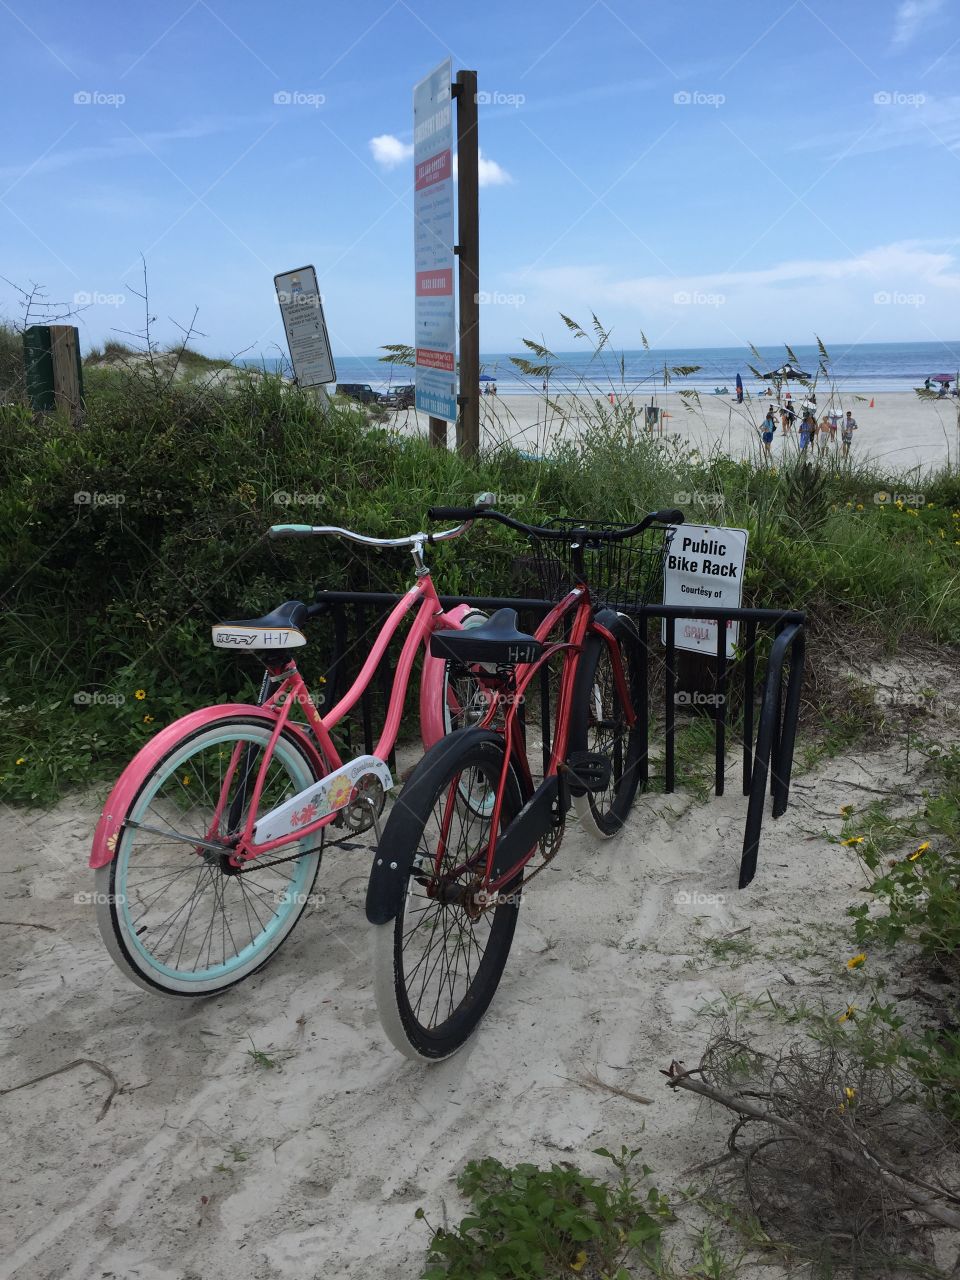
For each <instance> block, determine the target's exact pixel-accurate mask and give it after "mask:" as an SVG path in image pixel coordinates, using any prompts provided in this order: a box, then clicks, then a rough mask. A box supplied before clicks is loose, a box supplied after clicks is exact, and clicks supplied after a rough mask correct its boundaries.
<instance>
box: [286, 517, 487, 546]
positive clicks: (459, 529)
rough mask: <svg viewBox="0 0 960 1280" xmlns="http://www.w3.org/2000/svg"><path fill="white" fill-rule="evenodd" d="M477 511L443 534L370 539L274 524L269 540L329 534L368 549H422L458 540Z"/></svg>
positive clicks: (322, 527) (329, 528)
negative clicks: (416, 547) (429, 545)
mask: <svg viewBox="0 0 960 1280" xmlns="http://www.w3.org/2000/svg"><path fill="white" fill-rule="evenodd" d="M475 515H476V510H475V509H474V508H473V507H471V508H470V509H469V512H468V514H467V516H466V517H465V518H464V522H463V523H462V524H459V525H457V526H456V527H455V528H453V529H444V530H443V531H442V532H441V533H434V534H426V533H411V534H408V535H407V537H405V538H370V537H368V536H367V535H366V534H365V533H354V531H353V530H352V529H341V528H340V527H339V526H338V525H333V524H273V525H271V526H270V528H269V529H268V530H267V536H268V537H269V538H312V537H314V536H315V535H317V534H321V535H322V534H328V535H330V536H331V537H335V538H346V539H347V540H348V541H350V542H359V543H361V544H362V545H363V546H366V547H415V546H417V545H419V546H420V547H421V549H422V547H423V544H424V543H425V542H446V541H447V540H448V539H449V538H457V537H459V536H460V534H461V533H466V531H467V530H468V529H469V528H470V526H471V525H472V524H473V517H474V516H475Z"/></svg>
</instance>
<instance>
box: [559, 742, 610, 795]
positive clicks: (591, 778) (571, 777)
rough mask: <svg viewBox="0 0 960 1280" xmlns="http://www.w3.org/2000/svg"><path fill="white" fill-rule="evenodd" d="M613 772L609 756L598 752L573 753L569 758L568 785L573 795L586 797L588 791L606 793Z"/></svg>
mask: <svg viewBox="0 0 960 1280" xmlns="http://www.w3.org/2000/svg"><path fill="white" fill-rule="evenodd" d="M612 772H613V766H612V764H611V761H610V758H609V756H605V755H601V754H600V752H598V751H571V752H570V754H569V755H568V756H567V785H568V786H569V787H570V794H571V795H574V796H585V795H586V794H587V792H588V791H606V789H607V787H608V786H609V785H610V775H611V773H612Z"/></svg>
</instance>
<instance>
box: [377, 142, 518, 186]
mask: <svg viewBox="0 0 960 1280" xmlns="http://www.w3.org/2000/svg"><path fill="white" fill-rule="evenodd" d="M369 145H370V151H371V153H372V155H373V158H374V160H375V161H376V162H377V164H378V165H380V167H381V169H398V168H399V167H400V165H402V164H407V163H408V162H409V161H410V160H412V159H413V144H412V143H410V142H401V141H400V139H399V138H397V137H394V135H393V134H392V133H381V134H379V135H378V136H377V137H376V138H371V139H370V144H369ZM453 175H454V177H456V175H457V157H456V156H454V157H453ZM479 179H480V186H481V187H502V186H504V185H505V184H506V183H508V182H512V181H513V179H512V178H511V177H510V175H509V173H507V171H506V169H504V168H503V167H502V166H501V165H499V164H497V162H496V160H491V159H490V158H489V157H488V156H485V155H484V154H483V150H482V148H481V150H480V164H479Z"/></svg>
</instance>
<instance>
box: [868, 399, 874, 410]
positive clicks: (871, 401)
mask: <svg viewBox="0 0 960 1280" xmlns="http://www.w3.org/2000/svg"><path fill="white" fill-rule="evenodd" d="M867 408H868V409H872V408H873V396H871V397H870V403H869V404H868V405H867Z"/></svg>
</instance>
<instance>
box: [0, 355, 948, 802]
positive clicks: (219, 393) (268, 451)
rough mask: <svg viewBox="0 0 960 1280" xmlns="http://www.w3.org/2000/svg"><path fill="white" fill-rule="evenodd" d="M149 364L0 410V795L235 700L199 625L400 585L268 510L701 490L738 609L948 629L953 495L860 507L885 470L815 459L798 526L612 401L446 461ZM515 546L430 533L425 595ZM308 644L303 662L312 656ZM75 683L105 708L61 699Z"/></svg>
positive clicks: (839, 625) (285, 398) (53, 787)
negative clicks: (731, 531) (911, 505)
mask: <svg viewBox="0 0 960 1280" xmlns="http://www.w3.org/2000/svg"><path fill="white" fill-rule="evenodd" d="M164 368H165V366H164V365H163V363H162V362H160V363H159V364H157V365H155V366H150V365H147V366H146V367H140V368H137V369H135V370H126V369H122V368H116V367H107V366H101V367H97V366H91V367H88V370H87V378H86V384H87V406H88V413H87V420H86V422H85V423H84V424H83V425H82V426H80V427H79V428H75V427H73V426H71V425H70V424H69V423H68V422H66V421H65V420H63V419H61V418H59V417H57V416H56V415H51V416H48V417H47V418H45V419H44V420H43V421H42V422H39V423H38V422H35V421H34V419H33V417H32V415H31V414H30V412H29V411H28V410H27V409H26V408H24V407H23V406H22V405H16V404H15V405H6V406H2V407H0V591H2V598H3V604H4V622H3V626H4V633H5V634H4V648H3V657H2V659H0V692H3V693H5V694H6V695H7V696H8V699H9V701H8V702H7V703H6V704H4V706H5V711H4V713H3V714H2V715H0V779H2V781H0V791H2V792H3V793H4V794H7V795H8V796H13V797H14V798H16V799H20V800H46V799H49V798H51V797H52V796H54V795H56V794H57V793H58V792H59V791H60V790H61V789H62V788H63V786H65V785H67V784H72V783H76V782H79V781H82V780H83V779H85V778H92V777H109V776H110V775H111V773H115V772H116V770H117V769H118V768H119V767H120V766H121V765H122V764H123V763H124V762H125V761H126V760H127V759H128V758H129V757H130V755H131V754H132V752H133V751H134V750H136V748H137V747H138V746H139V744H140V742H141V741H142V740H143V737H144V736H145V735H146V734H149V733H152V732H153V731H154V730H155V729H156V728H158V727H160V726H161V725H162V724H164V723H166V722H167V721H169V720H170V719H171V718H172V717H173V716H174V715H178V714H180V713H181V710H182V709H184V708H186V707H190V706H197V705H202V704H203V703H205V702H210V701H214V700H217V699H221V700H223V699H227V698H232V697H236V696H241V697H244V698H246V697H249V696H250V694H251V692H252V690H253V688H254V682H255V680H256V671H255V669H254V668H253V667H252V666H250V665H249V664H245V663H243V662H242V661H238V660H235V659H232V658H231V657H229V656H225V655H223V654H221V653H219V652H217V651H215V650H214V649H213V648H212V646H211V645H210V643H209V628H210V625H211V624H212V623H214V622H216V621H219V620H222V619H224V618H231V617H234V618H235V617H250V616H254V615H256V614H259V613H262V612H265V611H267V610H269V609H271V608H273V607H275V606H276V605H277V604H278V603H280V601H281V600H284V599H289V598H301V599H309V598H310V597H311V596H312V594H313V591H314V589H315V587H317V586H324V587H346V586H349V587H351V588H355V589H359V590H363V589H374V590H377V589H378V590H388V591H394V590H400V589H402V588H403V587H405V586H406V585H407V584H408V583H409V581H410V573H411V565H410V561H409V558H408V557H407V555H406V553H405V552H384V553H369V554H359V553H358V552H357V550H356V549H355V548H351V547H350V546H349V545H347V544H344V543H342V542H340V541H338V540H336V539H323V540H320V539H318V540H316V541H313V542H303V541H290V542H284V541H280V542H271V541H269V540H267V539H266V538H265V536H264V535H265V532H266V529H267V528H268V526H269V525H270V524H272V523H277V522H286V521H292V520H301V521H302V520H308V521H310V522H312V523H329V524H348V525H350V526H352V527H354V528H358V529H361V530H364V531H366V532H368V533H372V534H381V535H397V534H401V533H408V532H410V531H412V530H414V529H417V528H422V527H423V525H424V523H425V512H426V509H427V508H428V507H429V506H431V505H434V504H440V503H444V504H454V503H456V504H460V503H464V502H469V501H470V500H471V499H472V497H473V495H474V494H476V493H477V492H479V491H481V490H493V491H494V492H497V493H499V494H501V495H510V497H509V499H504V501H506V502H508V504H509V510H510V511H512V512H513V513H514V514H516V515H517V516H519V517H520V518H521V519H524V518H526V519H528V520H531V521H534V522H538V521H541V520H544V519H549V518H551V517H553V516H562V515H571V516H577V517H583V518H587V519H590V518H598V519H621V520H631V519H634V518H636V517H637V516H639V515H640V514H642V513H644V512H646V511H648V510H651V509H653V508H657V507H663V506H672V505H675V504H676V503H677V502H678V498H677V496H676V495H677V494H682V493H684V492H686V491H689V492H690V493H695V494H703V493H707V494H717V495H720V498H721V501H719V502H718V503H717V504H716V509H715V510H714V509H711V510H706V509H705V508H703V507H702V506H699V507H698V506H696V505H694V506H692V507H690V508H689V511H688V513H689V516H690V518H691V519H693V520H704V521H707V520H710V521H714V522H716V523H721V524H727V525H732V526H738V527H745V528H747V529H749V530H750V536H751V541H750V555H749V558H748V569H747V577H746V586H745V603H748V604H758V605H774V606H781V607H794V608H807V609H808V610H809V611H810V614H811V617H812V619H813V620H814V622H816V621H817V620H818V619H822V620H826V621H828V622H829V625H830V628H831V631H832V634H833V639H834V642H835V643H837V644H838V645H840V646H842V645H843V644H844V643H845V642H846V638H852V637H855V639H856V643H857V644H859V643H861V642H862V640H863V639H864V637H865V636H869V635H871V634H872V635H873V636H875V637H876V638H877V639H880V640H882V641H883V642H884V643H885V644H887V645H888V646H889V647H891V648H892V647H894V646H895V645H896V643H897V642H898V640H899V639H900V638H901V637H903V636H910V635H916V636H921V637H926V638H929V639H933V640H940V641H943V640H947V641H957V640H960V591H958V590H957V588H956V580H957V575H958V571H960V546H958V545H957V544H958V543H960V510H958V509H957V508H945V507H942V506H934V507H933V508H926V507H925V508H924V509H923V510H922V511H920V512H918V513H916V514H911V513H910V512H909V511H907V510H900V509H896V508H889V509H887V508H884V507H878V506H876V505H874V503H873V502H872V501H871V499H870V497H869V495H870V494H871V493H873V492H874V491H876V490H877V489H878V488H880V487H882V485H883V484H887V485H889V484H890V481H889V478H887V479H886V480H884V481H881V480H880V479H878V478H877V477H875V476H871V475H870V474H869V473H868V472H865V471H863V470H861V471H858V472H856V473H852V472H849V473H848V472H846V471H833V472H822V473H819V474H820V481H819V483H820V484H821V485H822V486H823V489H824V491H825V493H826V494H827V497H828V498H829V503H828V508H829V510H828V513H827V515H826V517H825V519H823V520H822V522H820V523H818V524H817V526H816V528H813V529H808V528H806V527H804V522H803V504H802V502H801V501H800V499H799V498H794V499H791V501H792V502H793V503H794V511H793V514H792V515H790V516H789V518H786V517H784V514H783V511H784V499H783V492H784V485H785V484H790V483H791V482H790V481H789V479H785V478H784V476H783V475H782V474H781V475H779V476H778V475H774V474H772V473H770V472H767V471H759V472H758V471H756V470H754V469H753V468H752V467H751V466H750V465H749V464H748V463H744V462H737V461H732V460H730V459H726V458H723V457H721V456H720V455H719V454H717V455H715V456H713V457H709V458H703V457H700V456H699V455H697V454H696V453H695V452H693V451H690V450H689V449H687V448H686V447H685V446H680V445H677V444H676V443H675V442H672V441H670V440H669V439H667V440H656V439H651V438H650V437H648V436H646V435H644V436H641V437H639V438H636V439H634V440H632V441H631V440H630V438H629V437H628V434H627V433H626V432H625V431H624V429H623V425H622V423H619V422H618V421H617V420H616V417H615V415H614V416H613V417H611V418H609V419H607V420H605V419H604V418H603V417H602V415H600V413H599V411H598V414H596V415H594V418H593V419H592V422H591V427H590V431H589V433H587V434H584V435H581V436H580V437H579V438H578V439H576V440H574V441H567V442H566V443H563V442H560V443H558V444H557V445H556V448H555V450H554V452H553V453H552V454H551V456H550V457H549V458H547V459H531V458H529V457H525V456H523V455H521V454H520V453H518V452H517V451H516V450H515V449H512V448H509V447H507V446H503V447H499V448H497V449H496V450H494V451H493V452H491V453H490V454H489V455H487V456H482V457H479V458H476V459H464V458H461V457H459V456H457V455H456V454H454V453H450V452H446V451H439V450H435V449H433V448H431V447H430V446H429V445H428V444H427V442H426V441H424V440H422V439H412V438H409V437H404V436H401V435H399V434H398V433H397V432H396V431H393V430H390V429H387V428H383V427H379V426H375V425H372V424H371V422H370V420H369V416H368V415H367V414H366V413H365V411H364V410H363V409H362V408H360V407H359V406H355V407H352V408H336V409H332V410H329V411H325V410H324V409H323V408H321V407H320V406H319V405H318V403H317V402H316V401H315V400H314V399H313V398H312V397H311V396H310V395H308V394H304V393H301V392H299V391H297V390H296V389H294V388H292V387H291V386H290V384H289V383H286V382H284V381H283V380H282V379H280V378H278V377H271V376H263V374H262V373H259V372H258V373H256V374H252V373H251V374H250V375H249V376H244V375H243V374H238V375H237V378H236V381H235V383H233V384H232V385H231V386H230V388H229V389H226V388H223V387H220V388H218V387H214V386H200V385H198V384H197V383H195V382H192V381H189V380H184V381H175V380H172V379H171V378H170V377H169V376H168V374H167V373H165V372H164ZM942 484H943V486H944V492H945V493H947V492H950V493H952V490H950V489H949V484H948V481H947V480H946V479H944V480H943V481H942ZM795 487H796V486H795ZM910 487H911V488H912V486H910ZM933 491H934V490H933V488H932V487H931V493H932V492H933ZM954 511H956V512H957V514H956V516H954V515H953V512H954ZM941 530H943V533H942V535H941ZM525 550H526V548H525V546H524V543H523V541H522V540H520V539H518V538H516V537H515V536H514V535H512V534H510V533H509V532H508V531H506V530H503V529H501V528H499V527H497V526H491V525H484V526H478V527H477V528H476V529H475V530H474V531H473V532H472V533H471V535H470V536H469V537H466V538H463V539H461V540H459V541H457V542H456V543H454V544H449V545H447V546H440V547H436V548H434V549H432V550H431V553H430V563H431V566H432V568H433V569H434V571H435V575H436V581H437V584H438V586H439V587H440V589H441V590H442V591H446V592H449V593H450V594H460V593H462V594H486V593H494V594H495V593H504V594H511V592H512V591H513V589H514V584H515V581H516V579H515V574H514V562H515V558H516V556H517V554H518V553H520V554H523V553H524V552H525ZM314 653H315V649H314V648H313V647H312V648H311V649H310V650H308V651H307V654H306V657H305V662H304V670H305V674H306V675H307V678H308V679H310V678H311V677H312V676H315V675H316V674H317V672H318V671H320V670H322V666H320V665H319V658H316V659H314V657H313V656H312V655H313V654H314ZM311 663H313V664H314V665H313V666H311ZM137 689H143V690H145V691H146V693H147V698H146V700H145V702H144V704H143V705H142V706H134V697H133V695H134V692H135V690H137ZM85 692H86V693H97V694H100V695H103V696H104V697H106V696H108V695H109V696H112V697H113V698H114V704H104V703H103V702H102V701H99V702H98V701H91V702H87V703H86V704H84V705H82V706H80V705H77V704H76V703H75V701H74V699H75V698H76V697H77V695H78V694H81V693H85ZM121 697H122V698H123V699H124V700H125V701H124V702H122V703H120V702H119V699H120V698H121ZM118 707H122V708H123V710H122V711H118V710H117V708H118ZM138 710H139V711H140V712H142V714H141V715H140V716H139V718H138V717H137V716H136V715H135V714H134V713H135V712H137V711H138ZM146 716H151V717H152V719H150V720H146V719H144V717H146ZM74 748H75V749H74ZM17 760H23V761H24V763H22V764H20V765H17V764H16V761H17Z"/></svg>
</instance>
